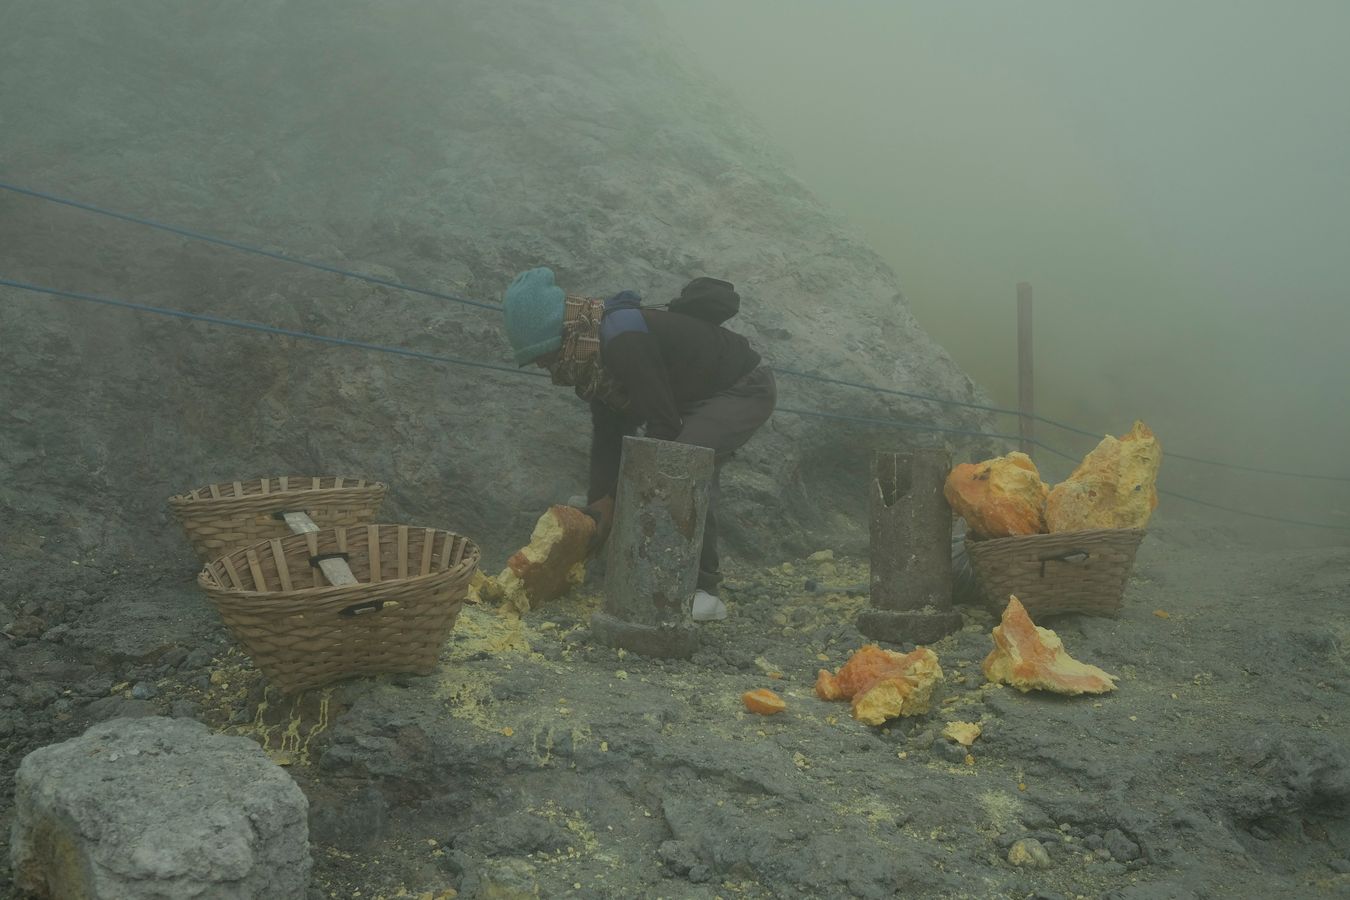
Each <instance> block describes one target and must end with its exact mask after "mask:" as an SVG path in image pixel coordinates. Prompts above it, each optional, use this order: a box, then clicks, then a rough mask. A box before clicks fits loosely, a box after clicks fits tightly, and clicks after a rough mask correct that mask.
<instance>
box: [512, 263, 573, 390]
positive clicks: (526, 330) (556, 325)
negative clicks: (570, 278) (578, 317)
mask: <svg viewBox="0 0 1350 900" xmlns="http://www.w3.org/2000/svg"><path fill="white" fill-rule="evenodd" d="M565 300H566V295H564V293H563V289H562V288H560V287H558V286H557V285H556V284H554V283H553V270H552V269H547V268H543V267H540V268H538V269H530V270H529V271H528V272H521V273H520V274H519V275H517V276H516V280H515V281H513V282H511V286H510V287H509V288H507V289H506V298H505V299H504V300H503V301H502V316H503V317H504V318H505V320H506V339H507V340H508V341H510V342H511V349H512V350H514V351H515V357H516V365H518V366H526V365H529V364H530V363H531V362H533V361H534V360H536V359H538V358H539V357H541V356H543V355H544V354H545V353H551V352H552V351H554V350H557V349H558V348H559V347H561V346H562V326H563V307H564V301H565Z"/></svg>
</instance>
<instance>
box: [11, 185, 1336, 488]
mask: <svg viewBox="0 0 1350 900" xmlns="http://www.w3.org/2000/svg"><path fill="white" fill-rule="evenodd" d="M0 189H3V190H7V191H12V192H14V193H16V194H23V195H25V196H28V197H35V198H37V199H39V200H46V201H49V202H51V203H59V204H62V205H63V206H70V207H74V208H75V209H81V210H84V211H86V212H92V213H96V214H98V215H101V216H108V217H111V218H114V219H121V220H123V221H126V222H134V223H136V224H138V225H146V226H148V227H150V228H157V229H160V230H161V231H168V232H171V233H173V234H178V235H182V236H183V237H189V238H193V239H195V240H200V241H206V242H208V243H212V244H219V245H221V246H223V247H230V248H232V249H234V250H240V251H243V252H245V253H254V254H257V255H259V256H265V257H268V258H270V259H276V260H280V261H282V262H288V263H294V264H296V265H301V266H308V267H310V268H312V269H318V270H319V271H322V272H330V273H332V274H334V275H341V276H344V277H347V278H356V279H359V280H361V281H366V282H369V283H371V284H378V285H381V286H383V287H391V288H396V289H398V290H402V291H409V292H411V293H414V294H422V295H425V296H427V297H435V298H437V299H440V300H449V301H451V302H453V303H460V304H463V305H465V306H473V307H477V308H479V309H490V310H493V311H498V310H500V309H501V307H500V306H499V305H497V304H493V303H483V302H482V301H479V300H470V299H468V298H467V297H459V296H456V295H454V294H448V293H445V292H443V291H432V290H427V289H426V288H419V287H413V286H412V285H407V284H403V283H401V282H397V281H390V280H388V279H385V278H379V277H377V276H374V275H366V274H363V273H361V272H353V271H350V270H347V269H339V268H337V267H336V266H330V265H326V264H324V263H317V262H313V261H311V260H307V259H301V258H299V257H296V256H289V255H287V254H285V253H277V252H274V251H271V250H263V249H261V248H259V247H252V246H249V245H248V244H242V243H239V242H238V241H231V240H226V239H225V238H218V237H213V236H211V235H209V234H203V233H201V232H199V231H192V230H190V229H187V228H180V227H178V226H175V225H166V224H164V223H162V222H156V221H154V220H152V219H146V218H142V217H140V216H133V215H129V214H127V213H119V212H114V211H113V210H109V209H103V208H101V207H97V206H94V205H92V204H89V203H82V202H80V201H78V200H71V199H69V198H66V197H58V196H56V195H55V194H49V193H46V192H44V191H36V190H32V189H31V188H25V187H20V186H18V185H15V184H9V183H7V182H3V181H0ZM335 340H336V339H335ZM771 368H772V369H773V370H774V371H775V372H780V373H782V374H784V375H791V376H794V377H796V378H805V379H808V380H811V381H819V382H823V383H825V384H837V385H842V386H845V387H852V388H860V389H862V390H866V391H872V392H874V393H879V394H892V395H894V396H897V397H909V398H912V399H914V400H923V401H926V402H929V403H938V404H941V405H944V406H956V407H964V408H967V409H978V410H983V411H986V412H994V413H1001V414H1004V415H1010V416H1018V417H1019V418H1029V419H1031V420H1033V421H1036V422H1042V423H1044V424H1046V425H1050V426H1052V427H1054V428H1061V429H1063V430H1065V431H1068V432H1071V433H1073V434H1077V435H1082V436H1084V437H1090V438H1094V439H1097V438H1100V437H1101V433H1100V432H1094V431H1087V430H1086V429H1083V428H1077V427H1075V426H1073V425H1069V424H1067V423H1064V422H1059V421H1056V420H1055V419H1050V418H1047V417H1045V416H1040V415H1036V414H1034V413H1033V414H1030V415H1028V414H1027V413H1024V412H1022V411H1021V410H1016V409H1011V408H1008V407H1003V406H990V405H986V404H982V403H968V402H965V401H962V400H948V399H945V398H942V397H934V396H930V395H927V394H918V393H914V392H912V391H902V390H898V389H894V388H884V387H880V386H879V385H874V384H866V383H864V382H860V381H848V380H845V379H842V378H830V377H828V376H825V375H817V374H815V373H813V372H802V371H799V370H796V369H789V368H785V367H781V366H771ZM957 433H959V432H957ZM981 433H983V432H981ZM1034 443H1036V445H1037V446H1040V447H1042V448H1043V449H1046V450H1049V451H1050V452H1051V453H1057V454H1059V455H1061V456H1064V457H1065V458H1066V459H1072V458H1073V457H1070V456H1068V455H1067V454H1063V453H1059V451H1057V450H1054V449H1053V448H1050V447H1046V446H1045V445H1043V444H1040V443H1039V442H1034ZM1168 458H1169V459H1180V460H1185V461H1187V462H1193V463H1200V464H1202V465H1207V466H1218V467H1220V468H1225V469H1233V470H1236V471H1240V472H1255V473H1259V474H1262V475H1281V476H1285V477H1289V478H1307V479H1312V480H1317V481H1340V482H1350V476H1343V475H1319V474H1308V473H1306V472H1291V471H1288V470H1285V469H1268V468H1263V467H1260V466H1244V465H1239V464H1237V463H1226V462H1220V461H1219V460H1213V459H1202V458H1200V457H1198V456H1189V455H1187V454H1185V453H1177V452H1174V451H1169V452H1168Z"/></svg>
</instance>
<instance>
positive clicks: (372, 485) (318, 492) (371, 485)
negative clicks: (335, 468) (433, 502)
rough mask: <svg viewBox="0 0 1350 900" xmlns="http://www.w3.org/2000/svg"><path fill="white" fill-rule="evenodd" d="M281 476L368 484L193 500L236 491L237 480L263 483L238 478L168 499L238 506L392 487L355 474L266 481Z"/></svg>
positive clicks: (188, 503)
mask: <svg viewBox="0 0 1350 900" xmlns="http://www.w3.org/2000/svg"><path fill="white" fill-rule="evenodd" d="M282 477H285V478H287V479H290V478H302V479H305V480H307V481H313V480H314V479H315V478H320V479H322V480H324V481H327V480H329V479H332V480H334V481H336V480H337V479H338V478H341V479H342V480H343V481H352V482H357V481H364V482H365V484H361V485H358V484H344V485H343V486H342V487H337V486H336V485H332V486H329V487H319V488H316V487H314V486H313V485H312V484H306V485H305V486H304V487H291V486H289V485H288V486H287V487H286V488H285V489H284V490H275V491H269V492H268V493H266V494H264V493H261V492H259V493H256V494H233V495H231V496H228V497H211V496H206V497H194V496H192V495H193V494H194V493H201V492H203V491H206V492H208V493H209V492H210V490H211V488H213V487H221V486H228V487H229V488H231V489H233V488H234V484H235V481H238V482H239V483H240V484H246V485H247V484H254V485H256V484H259V483H261V482H262V481H263V480H264V478H263V477H258V478H240V479H235V480H232V481H213V482H211V483H210V484H204V485H201V486H200V487H195V488H191V489H189V490H186V491H183V492H182V493H181V494H174V495H173V496H172V497H170V498H169V503H170V504H171V505H174V506H210V505H211V504H214V503H237V502H239V501H241V500H267V499H269V498H271V497H294V496H298V495H301V494H308V495H309V496H311V497H320V496H323V495H325V494H345V493H348V492H352V491H376V490H384V491H388V490H389V485H387V484H385V483H384V482H382V481H374V480H371V479H369V478H361V477H360V476H355V475H317V476H316V475H286V476H280V475H269V476H266V480H267V481H269V482H271V481H280V480H281V478H282Z"/></svg>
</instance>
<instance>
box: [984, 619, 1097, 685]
mask: <svg viewBox="0 0 1350 900" xmlns="http://www.w3.org/2000/svg"><path fill="white" fill-rule="evenodd" d="M993 638H994V649H993V651H991V652H990V654H989V655H988V656H986V657H985V659H984V663H983V664H982V665H981V668H982V669H983V670H984V677H985V678H987V679H989V680H990V681H993V682H1002V683H1003V684H1007V685H1011V686H1012V687H1015V688H1017V689H1018V690H1019V691H1023V692H1026V691H1033V690H1039V691H1053V692H1054V693H1056V694H1104V693H1106V692H1107V691H1114V690H1115V689H1116V684H1115V682H1116V676H1114V675H1108V674H1107V673H1106V672H1103V671H1102V670H1101V669H1099V668H1097V667H1096V666H1089V665H1087V664H1085V663H1080V662H1079V661H1078V660H1076V659H1074V658H1073V657H1071V656H1069V654H1068V653H1066V652H1064V644H1063V643H1061V642H1060V639H1059V636H1058V635H1056V634H1055V633H1054V632H1053V631H1051V630H1050V629H1048V628H1040V627H1038V626H1037V625H1036V623H1034V622H1032V621H1031V616H1029V615H1027V611H1026V608H1025V607H1023V606H1022V603H1021V601H1020V600H1018V599H1017V598H1016V597H1009V598H1008V606H1007V608H1006V609H1004V610H1003V623H1002V624H1001V625H995V626H994V633H993Z"/></svg>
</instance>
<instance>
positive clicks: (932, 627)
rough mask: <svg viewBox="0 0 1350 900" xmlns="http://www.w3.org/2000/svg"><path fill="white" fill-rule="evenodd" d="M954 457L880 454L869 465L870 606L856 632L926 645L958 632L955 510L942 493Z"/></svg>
mask: <svg viewBox="0 0 1350 900" xmlns="http://www.w3.org/2000/svg"><path fill="white" fill-rule="evenodd" d="M951 467H952V460H951V454H950V453H948V452H947V451H946V450H943V449H927V450H916V451H913V452H912V453H878V454H876V456H875V458H874V460H873V465H872V473H873V478H872V579H871V581H872V590H871V601H872V602H871V606H870V607H869V608H868V609H865V610H863V611H862V612H861V613H859V614H858V630H859V631H861V632H862V633H863V634H865V635H867V636H868V637H870V638H873V639H875V640H879V641H889V642H891V643H895V644H901V643H913V644H929V643H932V642H933V641H936V640H938V639H939V638H942V637H945V636H946V635H949V634H951V633H952V632H953V631H955V630H957V629H958V628H960V627H961V614H960V613H959V612H957V611H956V610H953V609H952V509H951V507H950V506H948V505H947V499H946V497H944V496H943V494H942V487H943V484H944V483H945V482H946V480H947V473H948V472H950V471H951Z"/></svg>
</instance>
